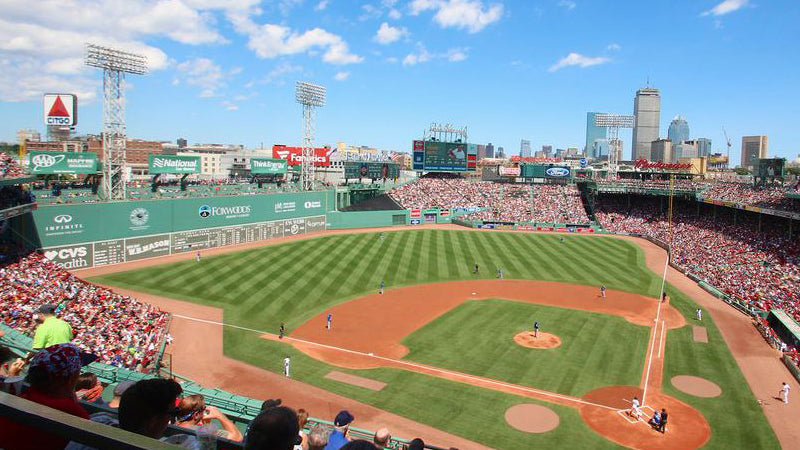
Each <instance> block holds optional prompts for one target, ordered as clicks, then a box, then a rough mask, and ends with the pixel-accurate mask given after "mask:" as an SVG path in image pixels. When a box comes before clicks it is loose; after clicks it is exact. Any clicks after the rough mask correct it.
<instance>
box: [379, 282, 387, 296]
mask: <svg viewBox="0 0 800 450" xmlns="http://www.w3.org/2000/svg"><path fill="white" fill-rule="evenodd" d="M385 290H386V283H385V282H384V281H383V280H381V291H380V292H381V294H383V291H385Z"/></svg>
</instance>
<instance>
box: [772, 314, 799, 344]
mask: <svg viewBox="0 0 800 450" xmlns="http://www.w3.org/2000/svg"><path fill="white" fill-rule="evenodd" d="M767 322H769V326H770V328H772V329H773V330H774V331H775V333H776V334H777V335H778V337H779V338H781V340H782V341H783V342H785V343H786V345H788V346H790V347H795V348H800V325H798V324H797V322H795V321H794V319H792V317H791V316H790V315H788V314H786V312H784V311H783V310H781V309H773V310H772V311H770V312H769V315H768V316H767Z"/></svg>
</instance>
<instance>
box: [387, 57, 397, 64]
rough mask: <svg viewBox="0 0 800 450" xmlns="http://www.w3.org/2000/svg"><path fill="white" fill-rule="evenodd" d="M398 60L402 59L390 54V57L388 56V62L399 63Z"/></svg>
mask: <svg viewBox="0 0 800 450" xmlns="http://www.w3.org/2000/svg"><path fill="white" fill-rule="evenodd" d="M398 61H400V60H399V59H397V58H395V57H394V56H390V57H388V58H386V62H388V63H389V64H397V62H398Z"/></svg>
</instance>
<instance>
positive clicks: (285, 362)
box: [283, 356, 292, 377]
mask: <svg viewBox="0 0 800 450" xmlns="http://www.w3.org/2000/svg"><path fill="white" fill-rule="evenodd" d="M291 365H292V360H291V359H289V357H288V356H287V357H286V358H283V374H284V375H286V376H287V377H288V376H290V375H289V367H290V366H291Z"/></svg>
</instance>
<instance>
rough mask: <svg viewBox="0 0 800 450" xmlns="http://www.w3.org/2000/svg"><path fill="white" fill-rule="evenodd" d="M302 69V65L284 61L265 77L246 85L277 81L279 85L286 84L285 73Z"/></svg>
mask: <svg viewBox="0 0 800 450" xmlns="http://www.w3.org/2000/svg"><path fill="white" fill-rule="evenodd" d="M302 70H303V68H302V67H301V66H295V65H292V64H290V63H288V62H282V63H280V64H278V65H277V66H275V68H274V69H272V70H270V71H269V72H268V73H267V75H266V76H265V77H264V78H261V79H260V80H257V81H251V82H250V83H247V84H246V85H245V87H247V88H250V87H253V85H254V84H255V83H259V84H269V83H275V84H277V85H279V86H282V85H284V84H286V83H285V81H284V80H283V76H284V75H287V74H290V73H295V72H300V71H302Z"/></svg>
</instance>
